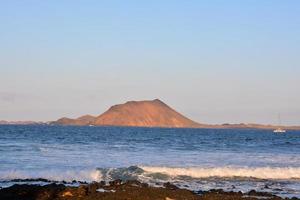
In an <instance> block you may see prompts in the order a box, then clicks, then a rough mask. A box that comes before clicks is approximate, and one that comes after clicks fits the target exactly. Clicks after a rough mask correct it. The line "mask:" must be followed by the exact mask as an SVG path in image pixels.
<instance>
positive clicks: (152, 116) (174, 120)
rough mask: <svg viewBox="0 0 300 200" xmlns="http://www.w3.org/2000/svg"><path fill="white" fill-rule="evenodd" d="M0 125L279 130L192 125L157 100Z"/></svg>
mask: <svg viewBox="0 0 300 200" xmlns="http://www.w3.org/2000/svg"><path fill="white" fill-rule="evenodd" d="M0 125H63V126H70V125H72V126H121V127H122V126H123V127H160V128H208V129H210V128H212V129H266V130H272V129H276V128H278V126H277V125H270V124H269V125H264V124H255V123H249V124H248V123H240V124H230V123H224V124H204V123H198V122H195V121H193V120H191V119H189V118H187V117H185V116H184V115H182V114H180V113H179V112H177V111H175V110H174V109H173V108H171V107H170V106H168V105H167V104H165V103H164V102H162V101H161V100H159V99H154V100H146V101H129V102H126V103H124V104H119V105H114V106H111V107H110V108H109V109H108V110H107V111H106V112H104V113H103V114H101V115H99V116H92V115H84V116H81V117H78V118H76V119H72V118H67V117H63V118H60V119H58V120H55V121H50V122H41V121H5V120H0ZM280 127H281V128H284V129H286V130H300V126H280Z"/></svg>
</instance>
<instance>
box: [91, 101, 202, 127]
mask: <svg viewBox="0 0 300 200" xmlns="http://www.w3.org/2000/svg"><path fill="white" fill-rule="evenodd" d="M93 124H94V125H110V126H144V127H198V126H199V124H198V123H196V122H194V121H192V120H190V119H188V118H187V117H185V116H183V115H181V114H180V113H178V112H176V111H175V110H174V109H172V108H171V107H169V106H168V105H167V104H165V103H163V102H162V101H160V100H159V99H155V100H153V101H129V102H127V103H125V104H120V105H115V106H112V107H111V108H110V109H108V110H107V111H106V112H104V113H103V114H102V115H100V116H98V117H96V119H95V121H94V123H93Z"/></svg>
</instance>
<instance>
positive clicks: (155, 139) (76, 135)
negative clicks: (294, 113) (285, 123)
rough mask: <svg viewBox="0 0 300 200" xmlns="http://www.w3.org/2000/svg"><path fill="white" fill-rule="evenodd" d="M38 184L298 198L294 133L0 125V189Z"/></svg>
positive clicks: (298, 139) (299, 141) (298, 145)
mask: <svg viewBox="0 0 300 200" xmlns="http://www.w3.org/2000/svg"><path fill="white" fill-rule="evenodd" d="M39 178H42V179H47V180H50V181H55V182H60V181H65V182H70V183H71V182H72V181H73V180H76V181H86V182H91V181H101V180H104V181H109V180H113V179H122V180H129V179H137V180H140V181H143V182H147V183H149V184H152V185H155V186H157V185H158V186H159V185H160V184H162V183H164V182H167V181H169V182H172V183H174V184H176V185H178V186H179V187H181V188H187V189H190V190H193V191H203V190H209V189H217V188H220V189H224V190H227V191H242V192H247V191H249V190H252V189H254V190H257V191H265V192H271V193H273V194H277V195H280V196H287V197H292V196H296V197H300V131H287V133H285V134H274V133H273V132H272V131H271V130H255V129H171V128H129V127H96V126H94V127H88V126H86V127H84V126H82V127H80V126H47V125H39V126H31V125H30V126H29V125H26V126H20V125H2V126H0V187H7V186H10V185H12V184H14V183H40V184H44V182H45V180H41V179H39ZM25 179H27V180H25ZM28 179H31V180H28ZM34 179H35V180H34Z"/></svg>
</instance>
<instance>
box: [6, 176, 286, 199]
mask: <svg viewBox="0 0 300 200" xmlns="http://www.w3.org/2000/svg"><path fill="white" fill-rule="evenodd" d="M164 187H165V188H163V187H150V186H148V185H147V184H143V183H140V182H138V181H128V182H125V183H122V181H120V180H116V181H112V182H110V185H105V184H104V183H103V182H102V183H97V182H93V183H91V184H83V185H80V186H79V187H70V186H65V185H62V184H60V185H58V184H49V185H45V186H38V185H13V186H11V187H9V188H3V189H0V199H1V200H77V199H80V200H125V199H127V200H129V199H130V200H175V199H176V200H181V199H182V200H257V199H270V200H280V199H282V198H280V197H277V196H274V195H271V194H268V193H261V192H256V191H250V192H249V193H246V194H243V193H241V192H225V191H223V190H211V191H208V192H201V193H199V194H200V195H197V194H195V193H193V192H191V191H189V190H186V189H180V188H178V187H176V186H175V185H172V184H171V183H166V184H164Z"/></svg>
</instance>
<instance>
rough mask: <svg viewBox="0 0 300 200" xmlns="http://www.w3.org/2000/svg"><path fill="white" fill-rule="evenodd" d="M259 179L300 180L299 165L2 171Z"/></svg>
mask: <svg viewBox="0 0 300 200" xmlns="http://www.w3.org/2000/svg"><path fill="white" fill-rule="evenodd" d="M211 177H214V178H238V177H239V178H256V179H271V180H272V179H278V180H279V179H282V180H288V179H300V167H281V168H279V167H277V168H275V167H258V168H250V167H242V168H237V167H214V168H202V167H188V168H176V167H158V166H131V167H124V168H97V169H93V170H77V171H76V170H74V171H68V170H65V171H64V170H61V171H38V172H34V173H30V172H28V171H21V170H20V171H18V170H13V171H1V172H0V181H9V180H15V179H39V178H42V179H47V180H51V181H67V182H72V181H74V180H76V181H86V182H92V181H110V180H115V179H122V180H133V179H134V180H140V181H147V182H148V181H150V182H153V181H166V180H175V179H177V180H178V179H183V178H184V179H187V178H191V179H205V178H211Z"/></svg>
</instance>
